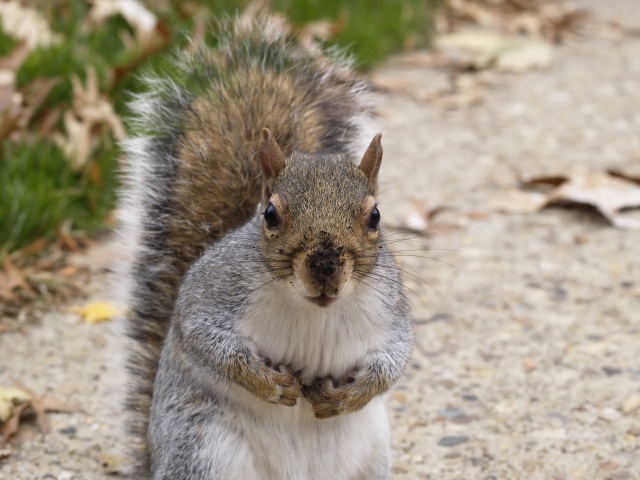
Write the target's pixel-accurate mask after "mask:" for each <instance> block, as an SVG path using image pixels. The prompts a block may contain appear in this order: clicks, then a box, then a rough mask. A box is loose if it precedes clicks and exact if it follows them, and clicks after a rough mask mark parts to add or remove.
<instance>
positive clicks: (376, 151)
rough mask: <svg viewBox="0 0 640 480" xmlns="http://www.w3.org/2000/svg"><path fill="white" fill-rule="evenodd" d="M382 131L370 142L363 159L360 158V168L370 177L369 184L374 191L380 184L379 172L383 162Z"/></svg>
mask: <svg viewBox="0 0 640 480" xmlns="http://www.w3.org/2000/svg"><path fill="white" fill-rule="evenodd" d="M381 138H382V133H378V134H376V136H375V137H373V140H371V143H370V144H369V148H367V151H366V152H364V155H363V157H362V160H360V170H362V171H363V172H364V174H365V175H366V176H367V178H368V179H369V185H371V189H372V190H373V191H375V190H376V186H377V184H378V172H379V171H380V164H381V163H382V143H381V142H380V139H381Z"/></svg>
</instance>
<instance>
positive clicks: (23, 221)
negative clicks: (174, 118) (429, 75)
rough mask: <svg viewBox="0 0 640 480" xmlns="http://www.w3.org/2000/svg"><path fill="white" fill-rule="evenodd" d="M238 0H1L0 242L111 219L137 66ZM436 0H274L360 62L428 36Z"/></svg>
mask: <svg viewBox="0 0 640 480" xmlns="http://www.w3.org/2000/svg"><path fill="white" fill-rule="evenodd" d="M248 3H249V2H248V1H244V0H237V1H231V0H226V1H225V0H211V1H206V0H195V1H186V2H185V1H177V0H176V1H171V0H159V1H147V2H144V1H142V0H140V1H137V0H91V1H87V0H41V1H38V0H29V1H19V0H11V1H3V2H2V3H0V20H1V22H0V57H1V59H0V141H2V150H1V151H0V185H1V186H2V194H1V196H0V219H2V227H3V228H2V229H0V251H4V252H13V251H16V250H20V249H23V248H24V247H27V246H28V245H30V244H33V242H39V243H38V244H36V247H37V246H39V245H41V244H42V242H43V241H50V240H52V239H55V238H56V237H57V238H58V239H59V241H60V242H62V243H63V244H64V243H66V244H67V247H69V246H71V245H72V244H73V243H74V242H80V244H82V241H83V239H84V238H90V237H92V236H93V235H95V234H96V233H97V232H99V231H101V230H104V229H105V228H109V227H110V225H111V224H112V217H111V215H110V213H111V211H112V209H113V207H114V202H115V189H116V188H117V178H116V174H115V173H116V170H117V166H118V161H119V153H118V147H117V142H118V141H119V140H122V139H123V138H125V137H126V136H127V129H126V127H125V126H123V120H122V119H123V117H126V110H127V107H126V103H127V101H128V99H130V94H132V93H136V92H138V91H140V89H141V84H140V82H139V81H138V79H139V76H140V75H141V74H143V73H144V72H145V71H148V70H151V69H153V70H156V71H160V72H161V71H162V70H163V69H170V68H171V66H170V63H169V62H168V60H167V55H166V54H167V53H169V52H179V51H180V50H183V49H185V48H187V49H188V48H189V41H188V39H189V38H191V39H194V40H195V41H198V40H202V39H203V38H205V37H209V38H206V40H207V41H209V42H210V43H212V44H213V43H214V42H215V38H211V37H214V35H215V34H214V33H213V32H214V29H212V28H210V27H211V26H212V24H214V19H215V18H220V17H221V16H222V15H231V14H235V13H236V12H238V11H241V10H242V9H243V8H245V7H246V6H247V5H248ZM439 3H440V2H438V1H437V0H408V1H402V2H398V1H394V0H382V1H379V2H375V7H374V6H373V3H371V2H367V1H354V2H341V1H338V0H329V1H326V0H322V1H320V0H315V1H305V2H302V1H293V0H278V1H274V2H273V4H272V6H273V9H274V10H275V11H277V12H282V13H284V14H285V15H286V16H287V17H288V18H289V19H290V20H291V22H292V23H293V26H294V27H293V28H294V29H297V30H300V31H302V32H303V34H304V35H307V36H309V37H314V38H317V39H319V40H323V41H326V42H327V43H328V44H337V45H339V46H341V47H346V48H347V49H348V51H349V52H351V53H352V54H353V55H354V57H355V58H356V60H357V64H358V66H359V68H360V69H361V70H368V69H370V68H371V66H372V65H374V64H375V63H376V62H379V61H381V60H383V59H384V58H385V57H387V56H388V55H389V54H391V53H394V52H397V51H401V50H406V49H413V48H418V47H424V46H426V45H427V44H428V42H429V39H430V37H431V33H432V25H433V12H434V8H435V7H436V6H437V5H438V4H439Z"/></svg>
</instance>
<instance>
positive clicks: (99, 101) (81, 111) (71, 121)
mask: <svg viewBox="0 0 640 480" xmlns="http://www.w3.org/2000/svg"><path fill="white" fill-rule="evenodd" d="M71 83H72V85H73V107H72V109H71V110H68V111H66V112H65V114H64V117H63V118H64V126H65V131H66V135H62V134H60V133H57V134H54V136H53V139H54V141H55V143H56V144H57V145H58V146H59V147H60V148H62V150H63V152H64V154H65V156H66V157H67V158H68V159H69V160H70V161H71V165H72V167H73V168H74V169H76V170H80V169H82V168H83V167H84V166H85V165H86V163H87V161H88V159H89V157H90V155H91V152H92V151H93V149H94V148H95V146H96V145H97V144H98V143H99V139H100V137H101V133H102V131H104V130H105V129H106V130H110V131H111V132H112V133H113V136H114V137H115V138H116V140H123V139H124V138H125V137H126V132H125V129H124V126H123V124H122V121H121V120H120V117H118V115H116V113H115V111H114V110H113V104H112V102H111V101H110V100H109V99H108V98H107V97H106V96H105V95H102V94H101V93H100V89H99V86H98V77H97V75H96V71H95V69H94V68H93V67H89V68H87V79H86V83H85V84H84V85H83V83H82V81H81V80H80V79H79V78H78V77H75V76H74V77H72V78H71Z"/></svg>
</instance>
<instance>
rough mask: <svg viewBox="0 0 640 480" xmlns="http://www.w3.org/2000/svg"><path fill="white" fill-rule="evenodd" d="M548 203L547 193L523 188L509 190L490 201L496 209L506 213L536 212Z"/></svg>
mask: <svg viewBox="0 0 640 480" xmlns="http://www.w3.org/2000/svg"><path fill="white" fill-rule="evenodd" d="M546 203H547V196H546V195H544V194H542V193H538V192H523V191H521V190H507V191H505V192H502V193H500V194H499V196H497V197H494V198H492V199H491V201H490V202H489V204H490V206H491V207H492V208H493V209H494V210H496V211H498V212H505V213H534V212H537V211H539V210H540V209H541V208H542V207H544V206H545V204H546Z"/></svg>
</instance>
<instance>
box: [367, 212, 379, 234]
mask: <svg viewBox="0 0 640 480" xmlns="http://www.w3.org/2000/svg"><path fill="white" fill-rule="evenodd" d="M379 223H380V211H379V210H378V208H377V207H374V208H373V210H371V215H370V216H369V230H377V229H378V224H379Z"/></svg>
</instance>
